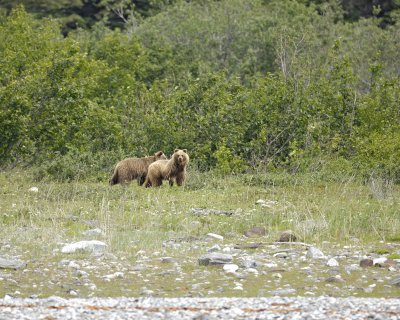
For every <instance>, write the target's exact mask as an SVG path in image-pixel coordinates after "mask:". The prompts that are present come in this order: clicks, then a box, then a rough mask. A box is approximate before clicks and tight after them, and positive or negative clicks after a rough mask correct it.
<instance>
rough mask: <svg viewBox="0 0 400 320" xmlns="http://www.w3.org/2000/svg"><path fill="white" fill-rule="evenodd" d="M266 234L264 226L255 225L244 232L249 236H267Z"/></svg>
mask: <svg viewBox="0 0 400 320" xmlns="http://www.w3.org/2000/svg"><path fill="white" fill-rule="evenodd" d="M265 234H266V231H265V228H264V227H253V228H251V229H249V230H246V231H245V232H244V235H245V236H246V237H248V238H250V237H251V238H254V237H262V236H265Z"/></svg>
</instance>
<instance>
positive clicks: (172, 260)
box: [161, 257, 175, 263]
mask: <svg viewBox="0 0 400 320" xmlns="http://www.w3.org/2000/svg"><path fill="white" fill-rule="evenodd" d="M161 262H162V263H174V262H175V259H174V258H171V257H163V258H161Z"/></svg>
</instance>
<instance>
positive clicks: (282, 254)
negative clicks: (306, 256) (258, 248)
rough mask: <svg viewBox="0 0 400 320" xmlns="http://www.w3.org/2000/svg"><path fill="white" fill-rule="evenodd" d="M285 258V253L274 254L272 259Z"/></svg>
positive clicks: (286, 255)
mask: <svg viewBox="0 0 400 320" xmlns="http://www.w3.org/2000/svg"><path fill="white" fill-rule="evenodd" d="M287 257H288V254H287V252H277V253H274V258H281V259H286V258H287Z"/></svg>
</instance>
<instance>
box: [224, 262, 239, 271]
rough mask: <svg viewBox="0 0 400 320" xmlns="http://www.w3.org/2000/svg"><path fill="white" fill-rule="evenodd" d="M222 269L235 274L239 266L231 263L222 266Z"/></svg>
mask: <svg viewBox="0 0 400 320" xmlns="http://www.w3.org/2000/svg"><path fill="white" fill-rule="evenodd" d="M223 269H224V271H225V272H227V273H235V272H236V271H237V270H238V269H239V266H238V265H236V264H233V263H228V264H224V267H223Z"/></svg>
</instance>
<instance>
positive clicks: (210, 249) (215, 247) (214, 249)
mask: <svg viewBox="0 0 400 320" xmlns="http://www.w3.org/2000/svg"><path fill="white" fill-rule="evenodd" d="M216 251H221V247H220V246H219V245H218V244H214V245H213V246H212V247H211V248H209V249H208V250H207V252H216Z"/></svg>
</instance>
